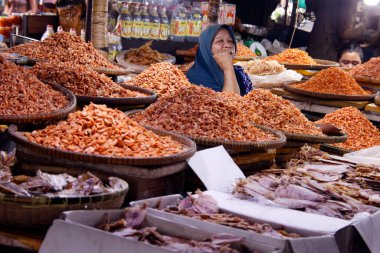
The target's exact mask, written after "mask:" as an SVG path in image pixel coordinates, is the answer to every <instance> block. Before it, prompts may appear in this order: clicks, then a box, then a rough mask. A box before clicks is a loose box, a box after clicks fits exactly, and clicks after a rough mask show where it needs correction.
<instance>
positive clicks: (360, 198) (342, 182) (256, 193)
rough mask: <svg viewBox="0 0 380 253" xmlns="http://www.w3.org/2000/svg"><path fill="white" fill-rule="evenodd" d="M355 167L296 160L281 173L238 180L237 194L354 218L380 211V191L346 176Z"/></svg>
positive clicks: (333, 215) (275, 204) (339, 216)
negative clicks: (361, 213)
mask: <svg viewBox="0 0 380 253" xmlns="http://www.w3.org/2000/svg"><path fill="white" fill-rule="evenodd" d="M303 152H304V153H305V151H303ZM306 152H310V151H306ZM311 152H314V151H311ZM319 152H320V151H319ZM320 155H321V154H318V155H317V156H314V159H318V158H317V157H318V156H320ZM302 156H305V155H302ZM306 156H309V157H310V155H306ZM322 156H323V154H322ZM358 169H359V171H360V167H358ZM355 170H356V168H352V167H351V166H350V165H348V164H331V163H323V162H322V159H320V161H319V162H307V161H302V160H297V161H294V160H293V161H291V162H289V163H288V167H287V169H286V170H282V171H281V172H280V173H279V174H274V173H272V172H271V171H270V170H269V171H263V172H261V173H258V174H256V175H252V176H249V177H248V178H246V179H240V180H238V181H237V182H236V185H235V189H234V193H235V194H236V196H238V197H241V198H247V197H248V198H252V197H253V198H254V199H255V198H257V199H264V200H265V201H266V204H268V205H273V206H281V207H285V208H290V209H296V210H302V211H305V212H308V213H315V214H320V215H325V216H330V217H336V218H340V219H352V218H353V217H354V216H355V215H356V214H357V213H360V212H368V213H370V214H372V213H375V212H377V211H379V210H380V197H379V196H380V195H379V194H380V192H378V191H374V190H372V189H370V188H363V187H361V186H360V185H359V184H357V183H355V182H351V181H350V180H347V179H346V175H347V174H348V173H352V171H355Z"/></svg>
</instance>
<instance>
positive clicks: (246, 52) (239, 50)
mask: <svg viewBox="0 0 380 253" xmlns="http://www.w3.org/2000/svg"><path fill="white" fill-rule="evenodd" d="M235 56H237V57H255V56H256V54H255V53H254V52H252V50H251V49H249V48H248V47H246V46H244V45H243V44H241V43H236V54H235Z"/></svg>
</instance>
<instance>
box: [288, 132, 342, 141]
mask: <svg viewBox="0 0 380 253" xmlns="http://www.w3.org/2000/svg"><path fill="white" fill-rule="evenodd" d="M284 134H285V136H286V139H287V140H288V141H295V142H304V143H340V142H345V141H346V140H347V134H342V135H337V136H320V135H306V134H293V133H284Z"/></svg>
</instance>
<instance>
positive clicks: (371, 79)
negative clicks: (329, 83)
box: [352, 76, 380, 84]
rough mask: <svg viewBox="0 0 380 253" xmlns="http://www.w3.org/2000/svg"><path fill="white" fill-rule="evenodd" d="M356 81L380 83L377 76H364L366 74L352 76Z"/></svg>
mask: <svg viewBox="0 0 380 253" xmlns="http://www.w3.org/2000/svg"><path fill="white" fill-rule="evenodd" d="M352 78H354V79H355V80H356V81H359V82H363V83H373V84H380V79H376V78H370V77H364V76H352Z"/></svg>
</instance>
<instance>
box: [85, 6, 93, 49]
mask: <svg viewBox="0 0 380 253" xmlns="http://www.w3.org/2000/svg"><path fill="white" fill-rule="evenodd" d="M91 24H92V0H87V6H86V34H85V40H86V41H87V42H90V41H91Z"/></svg>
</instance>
